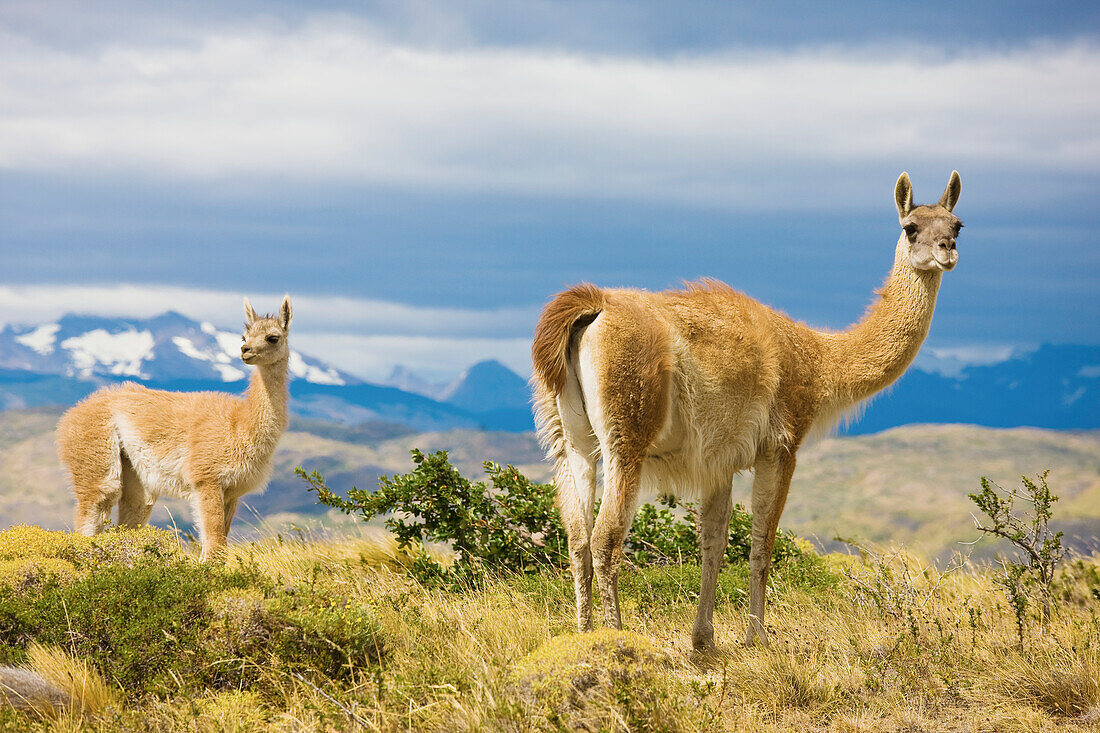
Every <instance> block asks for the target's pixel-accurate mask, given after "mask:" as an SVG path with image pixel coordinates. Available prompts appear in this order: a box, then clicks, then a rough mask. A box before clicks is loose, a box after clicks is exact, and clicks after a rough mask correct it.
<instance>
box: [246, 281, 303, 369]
mask: <svg viewBox="0 0 1100 733" xmlns="http://www.w3.org/2000/svg"><path fill="white" fill-rule="evenodd" d="M244 315H245V322H244V335H243V336H241V341H243V342H244V343H242V344H241V360H242V361H243V362H244V363H245V364H250V365H259V366H264V365H267V364H274V363H276V362H279V361H283V360H286V359H288V358H290V347H288V346H287V344H286V335H287V332H288V331H289V330H290V319H291V318H292V317H293V315H294V311H293V310H292V309H291V307H290V296H289V295H287V296H284V297H283V304H282V305H281V306H280V307H279V314H278V315H276V316H272V315H266V316H258V315H256V311H255V310H253V309H252V304H251V303H249V302H248V298H245V299H244Z"/></svg>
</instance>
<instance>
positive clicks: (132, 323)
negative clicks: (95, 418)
mask: <svg viewBox="0 0 1100 733" xmlns="http://www.w3.org/2000/svg"><path fill="white" fill-rule="evenodd" d="M240 343H241V337H240V334H239V333H235V332H232V331H227V330H223V329H219V328H217V327H215V326H214V325H213V324H211V323H200V322H198V321H194V320H191V319H189V318H187V317H186V316H183V315H181V314H179V313H175V312H168V313H163V314H161V315H159V316H155V317H153V318H147V319H130V318H103V317H98V316H88V315H66V316H64V317H62V318H61V319H60V320H58V321H56V322H53V323H45V324H38V325H33V326H17V325H11V324H9V325H6V326H5V327H4V328H3V329H2V330H0V409H20V408H27V407H37V406H42V405H69V404H72V403H74V402H76V401H77V400H79V399H81V398H83V397H84V396H86V395H87V394H89V393H91V392H92V391H94V390H95V389H97V388H98V387H100V386H102V385H104V384H110V383H113V382H118V381H123V380H131V381H137V382H141V383H142V384H145V385H147V386H149V387H151V388H155V389H169V390H219V391H227V392H241V391H243V390H244V387H245V380H246V379H247V378H248V375H249V373H250V372H251V367H248V366H245V365H244V364H243V363H242V362H241V360H240ZM289 372H290V377H291V380H290V396H291V401H290V410H291V412H292V413H293V414H294V415H297V416H299V417H304V418H312V419H316V420H324V421H328V422H337V423H342V424H345V425H358V424H364V423H375V422H379V421H381V422H388V423H393V424H399V425H404V426H407V427H409V428H412V429H416V430H442V429H449V428H474V429H476V428H495V429H502V430H520V431H522V430H527V429H530V427H531V412H530V409H529V408H528V407H527V405H526V400H527V396H526V395H527V386H526V383H525V382H524V380H523V379H521V378H520V377H519V376H518V375H517V374H515V373H514V372H512V371H510V370H508V369H507V368H506V367H504V366H503V365H501V364H499V363H497V362H492V361H487V362H482V363H480V364H475V365H474V366H472V367H470V368H469V369H468V370H467V371H466V372H464V373H463V375H461V376H460V377H459V378H458V379H456V380H455V381H454V382H452V383H449V384H447V385H444V386H443V387H441V388H440V389H439V390H438V394H435V395H434V397H433V396H428V395H426V394H418V393H416V392H412V391H408V390H404V389H399V388H398V387H394V386H390V385H387V384H372V383H369V382H365V381H363V380H361V379H359V378H357V377H355V376H353V375H351V374H348V373H347V372H344V371H341V370H339V369H337V368H335V367H333V366H331V365H329V364H326V363H325V362H323V361H321V360H320V359H316V358H313V357H311V356H308V355H305V354H302V353H301V352H298V351H295V350H292V351H291V355H290V363H289Z"/></svg>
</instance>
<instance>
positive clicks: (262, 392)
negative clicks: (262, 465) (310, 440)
mask: <svg viewBox="0 0 1100 733" xmlns="http://www.w3.org/2000/svg"><path fill="white" fill-rule="evenodd" d="M287 363H288V362H287V360H286V359H283V360H281V361H278V362H275V363H274V364H266V365H264V366H260V367H257V368H256V371H255V372H254V373H253V374H252V380H251V381H250V383H249V385H248V391H247V392H246V393H245V398H244V407H245V421H244V422H245V425H246V428H247V434H248V439H249V440H250V441H251V442H252V445H253V446H254V447H255V448H256V450H257V451H258V452H259V453H270V452H272V451H274V450H275V444H276V443H278V442H279V436H280V435H282V432H283V430H284V429H285V428H286V424H287V418H286V405H287V399H288V397H289V395H288V393H287V379H286V371H287Z"/></svg>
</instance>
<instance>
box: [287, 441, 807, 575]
mask: <svg viewBox="0 0 1100 733" xmlns="http://www.w3.org/2000/svg"><path fill="white" fill-rule="evenodd" d="M411 454H412V459H413V463H414V464H415V466H414V468H413V470H412V471H410V472H409V473H406V474H400V475H397V476H393V477H392V478H391V477H382V478H381V479H380V480H379V487H378V490H377V491H369V490H366V489H359V488H355V487H353V488H351V489H349V490H348V491H347V498H344V497H341V496H338V495H337V494H336V493H334V492H333V491H332V490H331V489H329V488H328V486H326V485H325V481H324V477H323V476H321V474H320V473H318V472H316V471H314V472H312V473H309V474H307V473H306V472H305V470H303V469H302V468H298V469H297V470H296V473H297V474H298V475H299V476H300V477H302V478H303V479H305V480H306V482H308V484H309V490H310V491H313V492H315V493H316V494H317V498H318V500H319V501H320V502H321V503H322V504H324V505H326V506H330V507H333V508H335V509H339V510H340V511H343V512H345V513H348V514H351V513H355V514H358V515H359V516H360V517H362V519H363V520H364V521H369V520H371V519H373V518H375V517H378V516H385V517H386V519H385V526H386V528H387V529H389V530H390V532H392V533H393V535H394V536H395V537H396V538H397V541H398V544H399V546H400V547H401V549H402V550H404V551H410V550H412V551H418V550H420V549H421V548H422V547H423V545H424V544H425V543H428V542H439V543H447V544H449V545H450V546H451V547H452V548H453V550H454V552H455V558H454V562H453V563H452V564H451V565H450V566H444V565H443V564H441V563H439V562H438V561H437V560H435V559H434V558H432V557H431V556H430V555H428V554H427V553H425V552H419V554H417V555H416V558H415V561H414V563H413V565H412V572H413V574H414V575H415V576H416V577H417V578H419V579H420V580H421V581H423V582H425V583H428V584H431V585H452V586H453V585H462V584H466V583H469V582H471V581H477V580H480V579H481V578H483V577H484V575H485V573H486V571H488V570H503V571H514V572H534V571H537V570H538V569H540V568H545V567H555V568H561V567H566V566H567V565H568V563H569V556H568V540H567V538H566V535H565V530H564V528H563V527H562V524H561V519H560V517H559V515H558V511H557V509H556V507H555V503H554V489H553V487H552V486H550V485H549V484H539V483H535V482H533V481H531V480H530V479H528V478H527V477H525V476H523V475H522V474H520V473H519V472H518V471H517V470H516V469H515V468H514V467H512V466H500V465H499V464H496V463H493V462H491V461H488V462H486V463H485V464H484V466H485V472H486V473H487V474H488V482H484V481H478V482H472V481H470V480H469V479H466V478H465V477H463V476H462V475H461V474H460V473H459V472H458V470H457V469H455V467H454V466H453V465H451V463H450V461H449V460H448V458H447V452H446V451H439V452H436V453H432V454H430V455H425V454H424V453H422V452H420V451H419V450H413V451H411ZM597 510H598V507H597ZM751 537H752V515H750V514H748V513H746V512H745V511H744V509H743V508H742V507H741V506H740V505H738V506H737V507H735V508H734V511H733V518H732V520H731V522H730V543H729V547H728V548H727V551H726V557H727V559H728V560H730V561H731V562H737V561H745V560H747V559H748V556H749V547H750V544H751ZM623 550H624V553H625V554H626V556H627V557H628V558H629V559H630V561H631V562H633V563H634V564H635V565H638V566H643V567H644V566H648V565H680V564H683V563H693V562H697V561H698V552H699V550H698V532H697V530H696V510H695V507H694V506H693V505H691V504H683V505H678V504H677V503H676V501H675V500H674V499H672V498H662V499H660V500H659V505H658V506H655V505H652V504H645V505H643V506H642V507H641V508H640V509H639V510H638V512H637V514H636V515H635V517H634V524H633V525H632V526H631V530H630V533H629V534H628V536H627V538H626V541H625V543H624V548H623ZM801 554H802V551H801V549H800V548H799V546H798V544H797V543H796V542H795V541H794V538H793V536H792V535H790V534H789V533H786V532H781V533H780V534H779V536H778V537H777V539H776V544H775V552H774V557H775V559H776V560H786V559H790V558H794V557H798V556H800V555H801Z"/></svg>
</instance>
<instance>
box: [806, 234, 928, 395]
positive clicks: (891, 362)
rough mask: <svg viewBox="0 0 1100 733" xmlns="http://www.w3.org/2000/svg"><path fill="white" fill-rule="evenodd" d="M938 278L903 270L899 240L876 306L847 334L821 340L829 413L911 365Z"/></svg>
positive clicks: (905, 262) (904, 254) (905, 254)
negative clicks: (828, 376) (828, 377)
mask: <svg viewBox="0 0 1100 733" xmlns="http://www.w3.org/2000/svg"><path fill="white" fill-rule="evenodd" d="M942 275H943V273H941V272H940V271H939V270H916V269H914V268H913V267H912V265H910V264H909V245H908V242H907V240H906V238H905V235H904V234H903V235H902V236H901V238H900V239H899V240H898V246H897V250H896V252H895V256H894V268H893V269H892V270H891V271H890V277H889V278H888V279H887V280H886V284H885V285H883V287H882V288H881V290H879V291H878V292H879V295H880V296H881V297H880V298H879V300H878V301H877V302H875V303H874V304H873V305H872V306H871V307H870V308H869V309H868V310H867V314H866V315H865V316H864V317H863V319H862V320H860V321H859V322H858V323H856V324H854V325H853V326H851V327H850V328H848V330H846V331H842V332H840V333H835V334H828V335H827V338H826V341H825V343H826V359H827V360H828V363H829V366H830V367H831V368H830V369H829V370H828V373H829V374H831V375H832V382H833V384H831V385H829V386H830V387H831V389H830V390H829V391H830V392H831V396H832V399H833V400H834V401H835V404H834V405H833V406H834V407H837V408H841V409H843V408H845V407H849V406H851V405H854V404H856V403H858V402H860V401H861V400H864V399H867V398H868V397H870V396H871V395H873V394H875V393H876V392H878V391H879V390H881V389H884V388H885V387H887V386H889V385H890V384H892V383H893V382H894V381H895V380H897V378H898V377H900V376H901V375H902V373H903V372H904V371H905V369H906V368H907V367H908V366H909V365H910V364H911V363H912V361H913V359H914V358H916V356H917V352H918V351H919V350H920V346H921V344H922V343H923V342H924V338H925V336H927V335H928V328H929V326H930V325H931V324H932V312H933V310H935V307H936V294H937V292H938V291H939V288H940V280H941V277H942Z"/></svg>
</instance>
